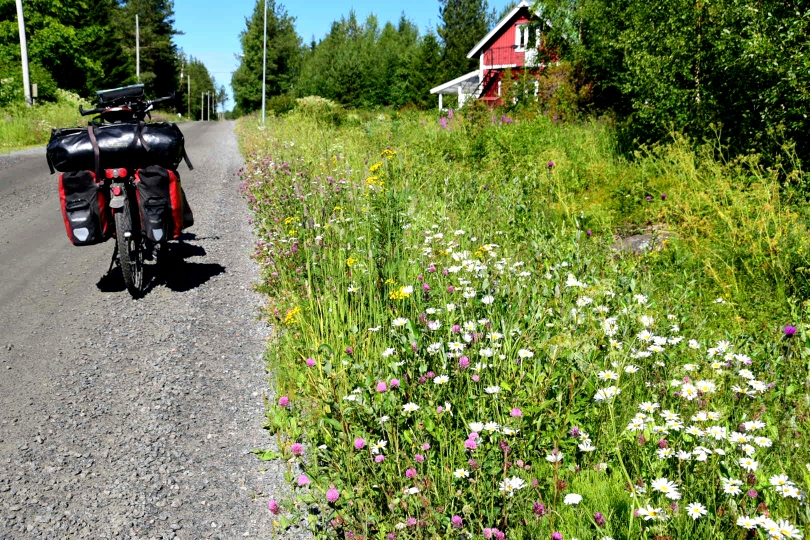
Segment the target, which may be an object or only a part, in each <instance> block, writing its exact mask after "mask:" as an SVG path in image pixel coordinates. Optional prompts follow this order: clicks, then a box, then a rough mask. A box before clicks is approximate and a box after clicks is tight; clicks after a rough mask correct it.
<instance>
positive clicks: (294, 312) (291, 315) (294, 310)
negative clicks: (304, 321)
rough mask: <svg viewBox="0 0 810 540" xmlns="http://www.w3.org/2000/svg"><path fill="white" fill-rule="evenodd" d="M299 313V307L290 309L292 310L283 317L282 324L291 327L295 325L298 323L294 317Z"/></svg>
mask: <svg viewBox="0 0 810 540" xmlns="http://www.w3.org/2000/svg"><path fill="white" fill-rule="evenodd" d="M299 313H301V308H300V307H298V306H295V307H294V308H292V309H291V310H290V311H288V312H287V314H286V315H285V316H284V324H286V325H291V324H295V323H297V322H298V320H297V319H296V318H295V317H296V316H297V315H298V314H299Z"/></svg>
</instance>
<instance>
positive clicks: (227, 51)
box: [174, 0, 508, 109]
mask: <svg viewBox="0 0 810 540" xmlns="http://www.w3.org/2000/svg"><path fill="white" fill-rule="evenodd" d="M255 2H256V0H175V2H174V11H175V25H176V27H177V29H178V30H181V31H183V32H185V35H182V36H177V37H176V38H175V42H176V43H177V45H178V46H179V47H180V48H182V49H183V50H184V51H185V52H186V53H187V54H190V55H192V56H194V57H196V58H198V59H200V60H201V61H202V62H203V63H205V65H206V66H207V67H208V70H209V71H210V72H211V73H212V75H213V76H214V77H215V78H216V80H217V83H218V84H224V85H225V87H226V88H228V91H229V92H230V81H231V73H232V72H233V70H235V69H236V67H237V66H238V62H237V60H236V57H235V55H236V54H238V53H239V52H240V45H239V33H240V32H241V31H242V30H243V29H244V28H245V17H246V16H248V15H249V14H250V13H252V12H253V7H254V6H255ZM507 2H508V0H490V7H493V6H494V7H496V8H497V9H498V10H499V11H500V10H501V8H503V6H504V5H506V4H507ZM281 3H282V4H283V5H284V6H285V7H286V8H287V11H288V12H289V14H290V15H292V16H293V17H295V18H296V21H295V27H296V30H297V31H298V35H300V36H301V37H302V38H303V40H304V42H305V43H309V42H310V40H311V39H312V36H313V35H315V39H316V40H320V39H321V38H323V36H324V35H325V34H326V33H327V32H328V31H329V28H330V26H331V25H332V21H334V20H336V19H339V18H340V16H341V15H346V14H348V13H349V10H351V9H354V11H355V12H356V13H357V16H358V17H359V18H360V19H361V20H362V19H365V18H366V16H367V15H368V14H369V13H372V12H373V13H374V14H375V15H377V17H378V18H379V19H380V23H381V24H382V23H384V22H385V21H389V20H390V21H396V20H397V19H399V16H400V14H401V13H402V12H405V15H406V16H407V17H408V18H409V19H411V20H412V21H414V22H415V23H416V24H417V26H419V28H420V29H421V30H422V31H423V32H424V30H425V29H426V28H428V27H433V28H435V27H436V24H437V23H438V21H439V2H438V0H407V1H404V0H385V1H372V0H345V1H340V0H288V1H287V2H281ZM232 106H233V102H232V101H230V102H229V103H228V104H227V105H226V107H227V108H229V109H230V108H231V107H232Z"/></svg>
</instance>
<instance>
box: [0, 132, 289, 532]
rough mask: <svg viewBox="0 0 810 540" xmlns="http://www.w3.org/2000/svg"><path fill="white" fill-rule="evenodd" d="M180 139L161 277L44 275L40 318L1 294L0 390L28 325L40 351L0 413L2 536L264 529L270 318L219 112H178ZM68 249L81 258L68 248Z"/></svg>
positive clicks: (97, 268)
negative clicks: (177, 221) (135, 280)
mask: <svg viewBox="0 0 810 540" xmlns="http://www.w3.org/2000/svg"><path fill="white" fill-rule="evenodd" d="M185 130H186V128H185V127H184V131H185ZM187 138H188V143H187V144H188V147H189V154H190V155H191V158H192V160H193V161H194V165H195V166H196V169H195V170H194V171H193V172H186V171H185V168H183V169H181V175H182V177H183V183H184V187H185V189H186V192H187V194H188V198H189V201H190V202H191V205H192V207H193V209H194V215H195V220H196V223H195V225H194V227H193V228H192V229H190V230H189V232H190V233H193V237H192V236H189V237H188V238H187V240H186V241H185V242H183V245H182V246H180V247H175V248H174V250H173V257H174V258H175V262H176V264H175V265H174V266H173V267H172V268H170V269H169V271H168V272H169V273H168V275H167V277H166V282H165V284H160V285H158V286H156V287H155V288H154V289H153V290H151V291H150V292H149V293H148V294H147V295H146V296H145V297H144V298H143V299H141V300H132V299H131V298H130V297H129V296H128V294H127V293H126V292H125V291H123V290H122V288H121V286H120V284H119V282H118V280H120V274H115V275H114V276H113V278H115V279H108V281H109V283H106V284H105V280H102V281H101V282H100V288H101V290H99V288H97V287H96V286H94V280H92V281H90V280H84V281H79V282H78V283H79V284H78V285H75V286H71V287H70V289H69V290H68V289H65V290H62V291H60V290H58V288H56V287H55V288H54V290H50V289H45V291H46V293H42V294H53V295H54V296H56V295H59V296H60V298H59V299H58V301H57V300H56V299H54V303H53V310H54V311H53V317H47V318H45V317H43V318H42V320H39V319H35V317H34V314H32V313H31V311H30V310H27V308H26V306H25V303H24V302H20V304H19V306H0V315H3V316H9V317H12V315H19V317H17V318H16V319H14V320H15V321H16V322H15V324H16V326H14V328H15V329H16V330H15V334H13V335H12V334H9V332H6V333H5V334H4V333H3V331H2V330H0V345H2V349H0V358H2V364H0V377H2V378H3V382H2V383H0V390H5V391H9V389H11V388H13V386H14V385H13V378H14V377H15V376H19V377H20V380H28V379H26V378H25V376H24V375H25V372H26V370H27V369H28V366H29V365H33V364H36V362H34V361H33V360H32V358H34V354H35V353H34V352H33V351H36V350H37V347H36V346H34V345H35V344H32V343H31V340H34V341H36V340H42V342H43V343H42V347H41V350H43V351H53V352H52V354H53V357H52V358H47V359H44V360H42V362H45V363H47V364H48V365H51V366H52V369H51V370H50V372H43V373H42V374H39V373H37V374H35V375H36V376H35V377H34V376H33V375H30V374H29V378H33V379H35V381H36V383H37V384H36V385H33V384H25V385H23V384H22V383H20V387H19V392H20V395H19V399H18V402H17V401H15V403H14V407H13V408H8V409H6V410H5V411H4V412H2V413H0V538H2V539H12V538H14V539H16V538H25V539H28V538H94V539H103V538H133V539H134V538H138V539H153V538H154V539H158V538H160V539H163V538H188V539H199V538H223V539H224V538H237V537H238V538H241V537H262V538H269V537H271V535H272V523H271V520H272V516H271V515H270V513H269V512H268V511H267V507H266V505H267V500H268V498H269V497H270V496H274V497H280V496H283V493H285V491H286V490H287V489H288V488H287V487H286V483H285V481H284V473H285V472H286V470H287V465H286V464H285V463H283V462H276V463H262V462H260V461H258V460H257V459H256V457H255V456H254V455H252V454H250V450H252V449H254V448H271V447H272V445H273V442H272V440H271V438H270V437H269V436H268V435H267V433H266V431H265V430H263V429H262V423H263V411H264V399H265V397H266V394H267V392H268V384H267V375H266V374H265V372H264V361H263V353H264V350H265V345H266V343H265V339H266V338H267V337H268V335H269V333H270V329H269V328H268V327H267V326H266V325H265V324H263V323H261V322H259V320H258V319H257V309H258V306H259V305H260V302H261V298H260V297H259V296H258V295H257V294H256V293H254V292H253V290H252V284H253V283H255V282H256V280H257V279H258V274H257V271H256V268H255V266H254V264H253V263H252V261H251V260H250V258H249V254H250V251H251V247H252V245H253V238H252V236H251V231H250V228H249V225H248V218H249V214H248V210H247V205H246V204H245V202H244V200H243V199H242V198H241V196H240V195H239V194H238V193H237V187H238V184H239V182H238V178H237V177H236V176H235V173H236V171H237V170H238V168H239V166H240V165H241V158H240V156H239V153H238V149H237V145H236V140H235V137H234V135H233V124H232V123H224V122H223V123H211V124H208V125H202V126H201V125H196V126H189V127H188V132H187ZM14 159H21V158H8V157H6V158H4V161H5V162H6V163H12V161H13V160H14ZM43 168H44V164H43ZM31 217H34V216H31ZM54 234H59V235H62V241H63V242H64V243H65V244H67V243H68V242H67V239H66V238H64V232H63V231H61V230H58V231H54ZM106 247H108V248H109V250H110V251H111V250H112V244H111V243H108V244H107V246H106ZM68 249H71V250H73V251H69V252H67V251H66V253H67V254H68V255H69V256H73V257H74V258H76V260H78V257H77V254H80V253H79V252H80V250H79V248H72V247H68ZM93 249H95V248H93ZM87 253H95V252H87ZM98 253H99V254H94V256H93V257H91V259H92V260H90V261H89V263H88V266H87V270H86V273H87V274H88V275H90V276H97V277H98V276H101V275H102V274H103V273H104V271H105V270H106V268H105V267H104V266H103V264H104V263H103V262H102V264H101V265H99V260H101V261H104V262H106V261H107V260H108V258H109V253H108V252H107V251H106V250H105V251H104V253H101V251H99V252H98ZM76 264H77V265H78V264H80V263H79V262H77V263H76ZM70 266H71V260H70V259H68V262H67V264H66V265H63V268H64V267H70ZM28 286H30V287H32V288H33V287H44V285H43V284H38V283H31V284H29V285H28ZM47 291H50V293H48V292H47ZM111 291H112V292H111ZM0 292H3V291H2V290H0ZM0 296H1V295H0ZM17 312H18V313H17ZM26 318H30V319H31V320H32V321H34V322H30V323H28V324H27V326H26V323H25V320H26ZM9 320H11V319H9ZM0 326H1V325H0ZM23 330H24V332H23ZM49 354H51V353H49ZM32 388H33V390H32ZM276 533H278V531H276ZM277 536H278V534H277ZM280 536H285V535H284V534H282V535H280ZM293 536H296V537H297V536H301V534H300V533H299V532H295V531H294V532H289V531H288V533H287V534H286V537H293Z"/></svg>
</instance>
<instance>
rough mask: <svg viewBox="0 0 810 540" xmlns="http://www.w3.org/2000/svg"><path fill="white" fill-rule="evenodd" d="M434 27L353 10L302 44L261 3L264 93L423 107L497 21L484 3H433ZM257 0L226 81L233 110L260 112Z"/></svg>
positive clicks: (273, 9) (274, 7)
mask: <svg viewBox="0 0 810 540" xmlns="http://www.w3.org/2000/svg"><path fill="white" fill-rule="evenodd" d="M439 4H440V17H441V24H440V25H439V27H438V28H437V29H436V31H434V30H433V29H429V30H428V31H426V32H420V30H419V28H418V27H417V26H416V24H414V23H413V22H412V21H411V20H409V19H408V18H407V17H406V16H405V14H403V15H402V16H401V17H400V19H399V20H398V21H395V22H386V23H385V24H381V23H380V21H379V20H378V19H377V17H376V16H374V15H369V16H368V17H367V18H366V19H365V20H363V21H361V20H359V19H358V18H357V14H356V13H355V12H354V11H350V12H349V13H348V15H346V16H344V17H341V19H340V20H337V21H335V22H333V23H332V26H331V28H330V30H329V33H328V34H327V35H326V36H325V37H324V38H323V39H322V40H320V41H316V40H315V38H314V37H313V38H312V40H311V41H310V42H309V43H304V42H303V40H302V39H301V37H300V36H299V35H298V34H297V32H296V30H295V20H294V18H293V17H291V16H290V15H289V14H288V13H287V11H286V9H285V8H284V6H283V5H281V4H279V3H277V2H276V1H275V0H268V2H267V6H268V13H267V27H268V30H267V51H268V57H267V79H266V81H267V82H266V84H267V95H268V97H269V96H279V95H291V96H296V97H301V96H307V95H319V96H321V97H325V98H329V99H332V100H334V101H337V102H338V103H341V104H344V105H346V106H350V107H384V106H395V107H402V106H405V105H417V106H423V107H424V106H429V105H430V104H431V103H432V102H433V101H435V96H431V95H430V93H429V91H430V89H431V88H432V87H434V86H436V85H438V84H440V83H442V82H444V81H446V80H449V79H452V78H455V77H458V76H460V75H463V74H464V73H467V72H469V71H471V70H473V69H475V67H476V66H477V61H475V60H469V59H467V52H468V51H469V50H470V49H471V48H472V47H473V46H474V45H475V43H477V42H478V40H480V39H481V37H483V36H484V34H486V32H487V31H488V30H489V28H490V26H491V25H492V23H493V21H494V20H495V19H496V18H497V16H496V15H495V13H493V12H491V11H490V9H489V6H488V3H487V1H486V0H439ZM263 6H264V0H257V1H256V4H255V8H254V10H253V13H252V14H251V15H250V16H249V17H247V18H246V28H245V30H244V31H243V32H242V35H241V39H242V51H243V56H242V58H241V62H240V65H239V68H238V69H237V71H236V72H235V73H234V75H233V79H232V81H231V84H232V87H233V92H234V100H235V102H236V108H237V109H238V112H240V113H247V112H251V111H254V110H257V109H259V108H260V107H261V78H262V48H263V41H262V40H263V25H264V12H263Z"/></svg>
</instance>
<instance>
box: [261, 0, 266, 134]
mask: <svg viewBox="0 0 810 540" xmlns="http://www.w3.org/2000/svg"><path fill="white" fill-rule="evenodd" d="M266 83H267V0H264V51H263V53H262V125H264V118H265V116H266V112H265V107H264V103H265V95H266V94H267V92H266V91H265V86H264V85H265V84H266Z"/></svg>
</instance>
